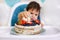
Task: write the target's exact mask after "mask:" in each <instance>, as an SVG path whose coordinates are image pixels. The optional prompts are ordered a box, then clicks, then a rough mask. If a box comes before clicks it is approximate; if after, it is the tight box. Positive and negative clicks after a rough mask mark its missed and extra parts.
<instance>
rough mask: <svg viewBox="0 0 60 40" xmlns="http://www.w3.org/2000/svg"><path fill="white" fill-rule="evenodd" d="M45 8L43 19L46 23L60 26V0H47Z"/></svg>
mask: <svg viewBox="0 0 60 40" xmlns="http://www.w3.org/2000/svg"><path fill="white" fill-rule="evenodd" d="M43 8H44V13H43V19H44V22H45V24H47V25H59V26H60V1H59V0H46V3H45V5H44V6H43Z"/></svg>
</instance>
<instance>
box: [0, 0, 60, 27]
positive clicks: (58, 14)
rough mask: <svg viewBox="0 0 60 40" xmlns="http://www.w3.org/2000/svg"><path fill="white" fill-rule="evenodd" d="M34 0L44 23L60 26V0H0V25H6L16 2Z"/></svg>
mask: <svg viewBox="0 0 60 40" xmlns="http://www.w3.org/2000/svg"><path fill="white" fill-rule="evenodd" d="M30 1H36V2H38V3H40V5H41V20H43V22H44V24H45V25H54V26H60V0H0V26H8V24H9V23H8V22H9V18H10V15H11V10H12V8H13V7H14V5H15V4H16V3H19V2H30Z"/></svg>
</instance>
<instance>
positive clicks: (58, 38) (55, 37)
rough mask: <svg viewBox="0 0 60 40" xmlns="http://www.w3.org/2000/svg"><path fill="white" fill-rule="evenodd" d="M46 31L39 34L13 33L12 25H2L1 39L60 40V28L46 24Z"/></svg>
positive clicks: (0, 29) (0, 28)
mask: <svg viewBox="0 0 60 40" xmlns="http://www.w3.org/2000/svg"><path fill="white" fill-rule="evenodd" d="M44 29H45V30H46V31H45V32H43V33H41V34H37V35H12V34H10V31H11V27H9V26H5V27H4V26H1V27H0V40H60V30H58V29H56V28H54V27H53V26H44Z"/></svg>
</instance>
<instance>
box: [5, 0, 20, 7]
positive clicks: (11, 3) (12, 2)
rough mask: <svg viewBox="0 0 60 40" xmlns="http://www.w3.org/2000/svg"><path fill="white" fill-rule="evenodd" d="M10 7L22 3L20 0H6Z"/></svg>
mask: <svg viewBox="0 0 60 40" xmlns="http://www.w3.org/2000/svg"><path fill="white" fill-rule="evenodd" d="M5 2H6V3H7V5H8V6H10V7H13V6H14V5H15V4H16V3H18V2H20V0H5Z"/></svg>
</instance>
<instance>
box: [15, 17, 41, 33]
mask: <svg viewBox="0 0 60 40" xmlns="http://www.w3.org/2000/svg"><path fill="white" fill-rule="evenodd" d="M14 30H15V32H16V33H17V34H39V33H40V31H41V25H40V21H39V20H35V21H30V18H29V17H27V18H24V17H23V18H22V20H21V21H18V22H17V23H16V24H15V27H14Z"/></svg>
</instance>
